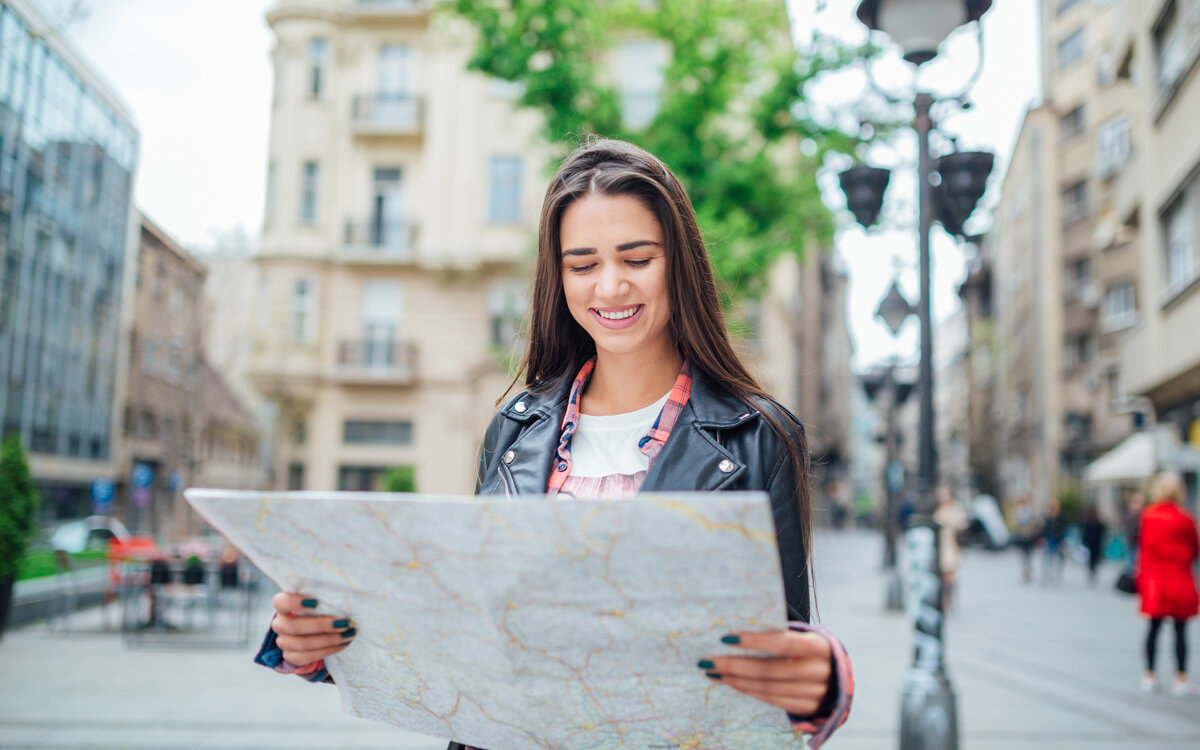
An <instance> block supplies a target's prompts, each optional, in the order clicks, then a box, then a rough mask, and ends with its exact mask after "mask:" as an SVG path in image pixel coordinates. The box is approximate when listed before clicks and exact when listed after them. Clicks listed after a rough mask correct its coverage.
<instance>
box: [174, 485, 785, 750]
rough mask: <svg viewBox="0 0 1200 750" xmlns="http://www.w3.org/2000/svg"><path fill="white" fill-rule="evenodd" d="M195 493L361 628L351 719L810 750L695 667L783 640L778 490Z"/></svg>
mask: <svg viewBox="0 0 1200 750" xmlns="http://www.w3.org/2000/svg"><path fill="white" fill-rule="evenodd" d="M185 495H186V497H187V500H188V502H189V503H191V504H192V506H193V507H194V508H195V509H196V510H197V511H198V512H199V513H200V514H201V515H202V516H203V517H204V518H205V519H207V520H208V522H209V523H211V524H212V525H213V526H214V527H215V528H216V529H217V530H218V531H220V532H221V533H222V534H223V535H224V536H225V537H226V538H227V539H228V540H229V541H230V542H231V543H232V544H233V545H235V546H236V547H238V548H239V549H240V550H241V551H242V552H243V553H245V554H246V556H247V557H248V558H249V559H250V560H251V561H252V562H253V563H254V564H255V565H257V566H258V567H259V568H260V569H261V570H262V571H263V572H264V573H265V574H266V575H267V576H268V577H270V578H271V579H272V580H273V581H275V582H276V583H277V584H278V585H279V586H280V587H281V588H283V589H284V590H285V591H293V592H302V593H304V594H306V595H309V596H312V597H314V598H316V599H317V600H318V601H319V602H320V610H319V611H320V612H321V613H325V614H336V615H342V616H348V617H349V618H350V619H351V620H353V622H354V626H355V628H356V629H357V631H358V635H357V637H356V638H355V640H354V642H353V644H352V645H351V646H350V647H349V648H347V649H346V650H344V651H342V652H341V653H339V654H337V655H335V656H333V657H331V658H330V659H328V660H327V666H328V669H329V673H330V674H331V675H332V676H333V678H334V680H335V682H336V684H337V686H338V689H339V690H340V691H341V696H342V706H343V708H344V710H345V711H346V712H348V713H351V714H354V715H356V716H360V717H363V718H365V719H372V720H375V721H383V722H387V723H390V724H394V725H396V726H398V727H402V728H404V729H406V730H408V731H412V732H418V733H421V734H427V735H432V736H435V737H444V738H447V739H454V740H456V741H459V742H463V743H466V744H468V745H474V746H478V747H483V748H489V750H522V749H524V748H555V749H561V750H601V749H608V748H615V747H627V748H645V749H646V750H659V749H660V748H661V749H676V748H678V749H683V748H787V747H797V748H799V747H801V742H802V737H801V736H800V735H799V734H797V733H795V732H794V731H793V730H792V728H791V726H790V724H789V722H788V720H787V716H786V715H785V714H784V712H783V711H781V710H779V709H777V708H773V707H771V706H769V705H767V704H765V703H762V702H760V701H757V700H754V699H752V698H748V697H746V696H743V695H741V694H739V693H736V692H735V691H733V690H731V689H730V688H728V687H725V686H722V685H721V684H720V683H719V682H714V681H711V680H709V679H708V678H706V677H705V676H704V672H703V671H702V670H700V669H698V668H697V666H696V662H697V661H699V660H700V659H703V658H704V657H706V656H712V655H720V654H723V653H734V652H736V651H737V650H736V649H734V648H732V647H729V646H725V645H722V643H721V636H723V635H725V634H727V633H729V632H730V631H734V630H742V629H752V630H777V629H782V628H785V627H786V617H785V610H784V597H783V583H782V579H781V576H780V571H779V553H778V550H777V548H776V542H775V531H774V524H773V520H772V514H771V507H770V504H769V501H768V499H767V496H766V495H765V494H762V493H746V494H737V493H714V494H662V495H650V494H646V495H639V496H638V497H637V498H635V499H629V500H607V501H605V500H583V499H579V500H562V499H560V500H548V499H546V498H541V497H532V498H519V499H515V500H508V499H503V498H481V497H436V496H429V495H408V494H385V493H349V492H325V493H322V492H286V493H263V492H227V491H218V490H201V489H191V490H187V492H186V493H185ZM266 626H267V623H266V622H264V623H263V627H264V629H265V628H266ZM743 653H744V652H743Z"/></svg>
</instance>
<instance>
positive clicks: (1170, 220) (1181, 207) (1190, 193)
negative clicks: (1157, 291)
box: [1163, 183, 1200, 296]
mask: <svg viewBox="0 0 1200 750" xmlns="http://www.w3.org/2000/svg"><path fill="white" fill-rule="evenodd" d="M1197 184H1200V183H1193V184H1192V185H1191V186H1189V187H1188V189H1187V190H1185V191H1184V193H1183V195H1181V196H1179V197H1178V198H1176V199H1175V202H1174V203H1173V204H1171V207H1170V208H1169V209H1167V212H1166V214H1165V216H1164V217H1163V223H1164V224H1165V225H1166V226H1165V229H1166V239H1167V247H1166V256H1167V258H1166V260H1167V294H1168V296H1170V295H1173V294H1176V293H1178V292H1180V291H1183V289H1184V288H1185V287H1187V286H1188V285H1189V284H1191V283H1192V280H1193V279H1194V278H1195V277H1196V241H1195V232H1196V229H1195V225H1194V224H1193V222H1192V215H1191V211H1193V210H1195V208H1196V207H1195V206H1192V205H1190V204H1192V203H1197V202H1200V201H1197V200H1195V198H1194V196H1200V190H1197V188H1196V185H1197Z"/></svg>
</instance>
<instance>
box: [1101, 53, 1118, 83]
mask: <svg viewBox="0 0 1200 750" xmlns="http://www.w3.org/2000/svg"><path fill="white" fill-rule="evenodd" d="M1116 82H1117V57H1116V55H1115V54H1113V51H1112V50H1110V49H1106V50H1104V51H1102V52H1101V53H1100V54H1098V55H1096V83H1097V84H1098V85H1099V86H1100V88H1107V87H1109V86H1111V85H1113V84H1114V83H1116Z"/></svg>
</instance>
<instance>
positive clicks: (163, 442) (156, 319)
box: [113, 214, 205, 535]
mask: <svg viewBox="0 0 1200 750" xmlns="http://www.w3.org/2000/svg"><path fill="white" fill-rule="evenodd" d="M139 216H140V225H141V226H140V229H141V244H140V246H139V250H138V254H137V260H136V271H135V274H136V276H135V281H134V291H133V299H132V303H133V310H132V312H133V315H132V328H131V330H130V331H129V353H130V356H129V381H128V382H129V388H128V391H127V392H126V393H125V400H124V404H123V414H124V418H123V420H122V425H123V430H122V439H121V441H120V448H121V467H122V468H121V479H120V481H119V482H118V492H117V495H116V498H115V500H116V502H115V504H114V506H115V507H114V513H113V515H116V516H119V517H121V518H124V519H125V521H126V524H127V525H128V526H129V528H130V530H132V531H134V533H143V534H151V535H158V534H164V535H165V534H172V533H175V534H178V533H182V532H183V531H185V524H184V523H183V519H182V516H181V515H180V508H179V506H180V505H182V502H181V500H180V496H179V492H180V491H181V490H182V489H183V488H184V487H187V486H189V484H190V483H191V482H192V480H193V478H194V474H195V470H196V466H197V461H198V454H197V449H198V448H199V438H200V433H201V422H202V420H203V418H204V413H203V410H202V409H198V408H197V405H198V404H200V403H202V402H201V399H200V389H199V386H200V365H201V361H202V356H203V350H202V347H203V326H202V319H203V294H204V277H205V271H204V267H203V266H202V265H201V264H200V263H199V262H197V261H196V259H195V258H193V257H192V256H191V255H190V254H189V253H188V252H187V251H185V250H184V249H183V248H181V247H180V246H179V245H178V244H177V243H176V242H175V241H174V240H173V239H171V237H170V236H168V235H167V233H166V232H164V231H163V230H162V229H161V228H160V227H159V226H158V225H157V224H155V223H154V222H153V221H151V220H150V219H149V218H148V217H146V216H145V215H143V214H139Z"/></svg>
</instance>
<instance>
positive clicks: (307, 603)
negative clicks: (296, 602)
mask: <svg viewBox="0 0 1200 750" xmlns="http://www.w3.org/2000/svg"><path fill="white" fill-rule="evenodd" d="M300 606H301V607H307V608H308V609H312V608H313V607H315V606H317V600H316V599H305V600H304V601H302V602H300Z"/></svg>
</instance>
